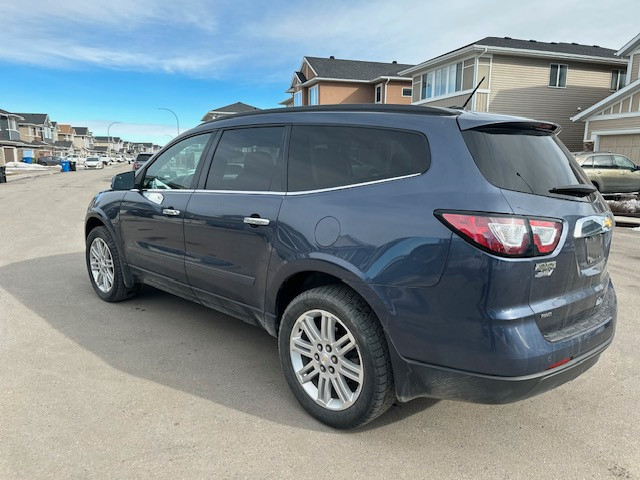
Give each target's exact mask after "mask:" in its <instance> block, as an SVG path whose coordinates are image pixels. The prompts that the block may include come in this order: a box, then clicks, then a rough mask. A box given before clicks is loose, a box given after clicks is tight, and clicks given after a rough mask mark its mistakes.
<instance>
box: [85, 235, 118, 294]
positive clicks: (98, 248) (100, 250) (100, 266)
mask: <svg viewBox="0 0 640 480" xmlns="http://www.w3.org/2000/svg"><path fill="white" fill-rule="evenodd" d="M89 261H90V263H91V276H92V277H93V281H94V282H95V284H96V286H97V287H98V289H99V290H100V291H101V292H102V293H109V292H110V291H111V289H112V288H113V281H114V275H115V273H114V266H113V256H112V255H111V250H110V249H109V246H108V245H107V244H106V242H105V241H104V240H103V239H102V238H100V237H97V238H96V239H95V240H94V241H93V242H92V243H91V247H90V249H89Z"/></svg>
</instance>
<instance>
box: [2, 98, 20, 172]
mask: <svg viewBox="0 0 640 480" xmlns="http://www.w3.org/2000/svg"><path fill="white" fill-rule="evenodd" d="M22 120H24V118H22V117H21V116H20V115H18V114H17V113H11V112H7V111H6V110H2V109H0V149H2V150H3V153H4V159H5V161H6V162H19V161H20V160H21V159H22V158H21V156H20V155H19V152H18V148H19V147H21V146H22V142H21V140H20V130H19V128H18V122H19V121H22Z"/></svg>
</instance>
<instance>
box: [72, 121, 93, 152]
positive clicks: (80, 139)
mask: <svg viewBox="0 0 640 480" xmlns="http://www.w3.org/2000/svg"><path fill="white" fill-rule="evenodd" d="M71 128H72V129H73V132H74V134H73V148H74V150H75V151H76V153H78V155H80V156H83V157H86V156H88V155H93V153H94V151H93V149H94V147H95V145H94V140H93V134H92V133H91V132H90V131H89V129H88V128H87V127H71Z"/></svg>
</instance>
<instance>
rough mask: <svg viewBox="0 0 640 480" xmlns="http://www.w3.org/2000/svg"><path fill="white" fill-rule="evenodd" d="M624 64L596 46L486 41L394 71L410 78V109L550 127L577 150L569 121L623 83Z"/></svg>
mask: <svg viewBox="0 0 640 480" xmlns="http://www.w3.org/2000/svg"><path fill="white" fill-rule="evenodd" d="M626 69H627V61H626V60H624V59H621V58H620V57H619V56H617V55H616V51H615V50H612V49H609V48H603V47H599V46H597V45H579V44H577V43H556V42H550V43H547V42H537V41H535V40H518V39H513V38H509V37H504V38H500V37H486V38H483V39H482V40H479V41H477V42H475V43H472V44H470V45H466V46H464V47H461V48H458V49H457V50H453V51H451V52H448V53H445V54H444V55H440V56H438V57H435V58H432V59H430V60H427V61H426V62H423V63H421V64H419V65H416V66H415V67H411V68H408V69H406V70H403V71H400V72H399V74H400V75H410V76H411V77H412V78H413V81H412V84H413V98H412V104H413V105H429V106H440V107H461V106H463V104H464V103H465V102H466V100H467V99H468V98H469V96H470V95H471V93H472V91H473V89H474V87H476V85H477V84H478V83H479V82H480V80H481V79H482V78H484V81H483V82H482V84H481V85H480V87H479V88H478V90H477V92H476V94H475V95H474V96H473V98H471V100H470V101H469V103H468V104H467V106H466V108H467V109H470V110H476V111H481V112H491V113H500V114H506V115H516V116H523V117H530V118H536V119H539V120H546V121H551V122H555V123H557V124H559V125H560V126H561V127H562V131H561V132H560V135H559V136H560V138H561V140H562V141H563V142H564V143H565V144H566V145H567V147H568V148H569V149H571V150H581V149H582V142H583V128H582V126H581V125H578V124H576V123H574V122H572V121H571V117H573V116H574V115H576V113H577V112H579V111H580V110H584V109H586V108H588V107H589V106H591V105H593V104H594V103H596V102H599V101H600V100H602V99H603V98H605V97H607V96H608V95H609V94H610V93H611V91H612V90H618V89H619V88H621V87H622V86H623V85H624V83H621V82H620V78H624V75H625V72H626Z"/></svg>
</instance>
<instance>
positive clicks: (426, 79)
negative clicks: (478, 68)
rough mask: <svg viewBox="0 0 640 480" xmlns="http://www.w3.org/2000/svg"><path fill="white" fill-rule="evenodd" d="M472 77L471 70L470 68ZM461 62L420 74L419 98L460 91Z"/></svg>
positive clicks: (461, 82)
mask: <svg viewBox="0 0 640 480" xmlns="http://www.w3.org/2000/svg"><path fill="white" fill-rule="evenodd" d="M471 76H472V77H473V70H471ZM463 77H464V75H463V64H462V62H458V63H454V64H451V65H447V66H446V67H442V68H438V69H437V70H434V71H432V72H428V73H425V74H424V75H422V88H421V92H420V93H421V95H422V96H421V100H426V99H428V98H433V97H439V96H442V95H448V94H452V93H454V92H460V91H462V88H463V85H464V83H463Z"/></svg>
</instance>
